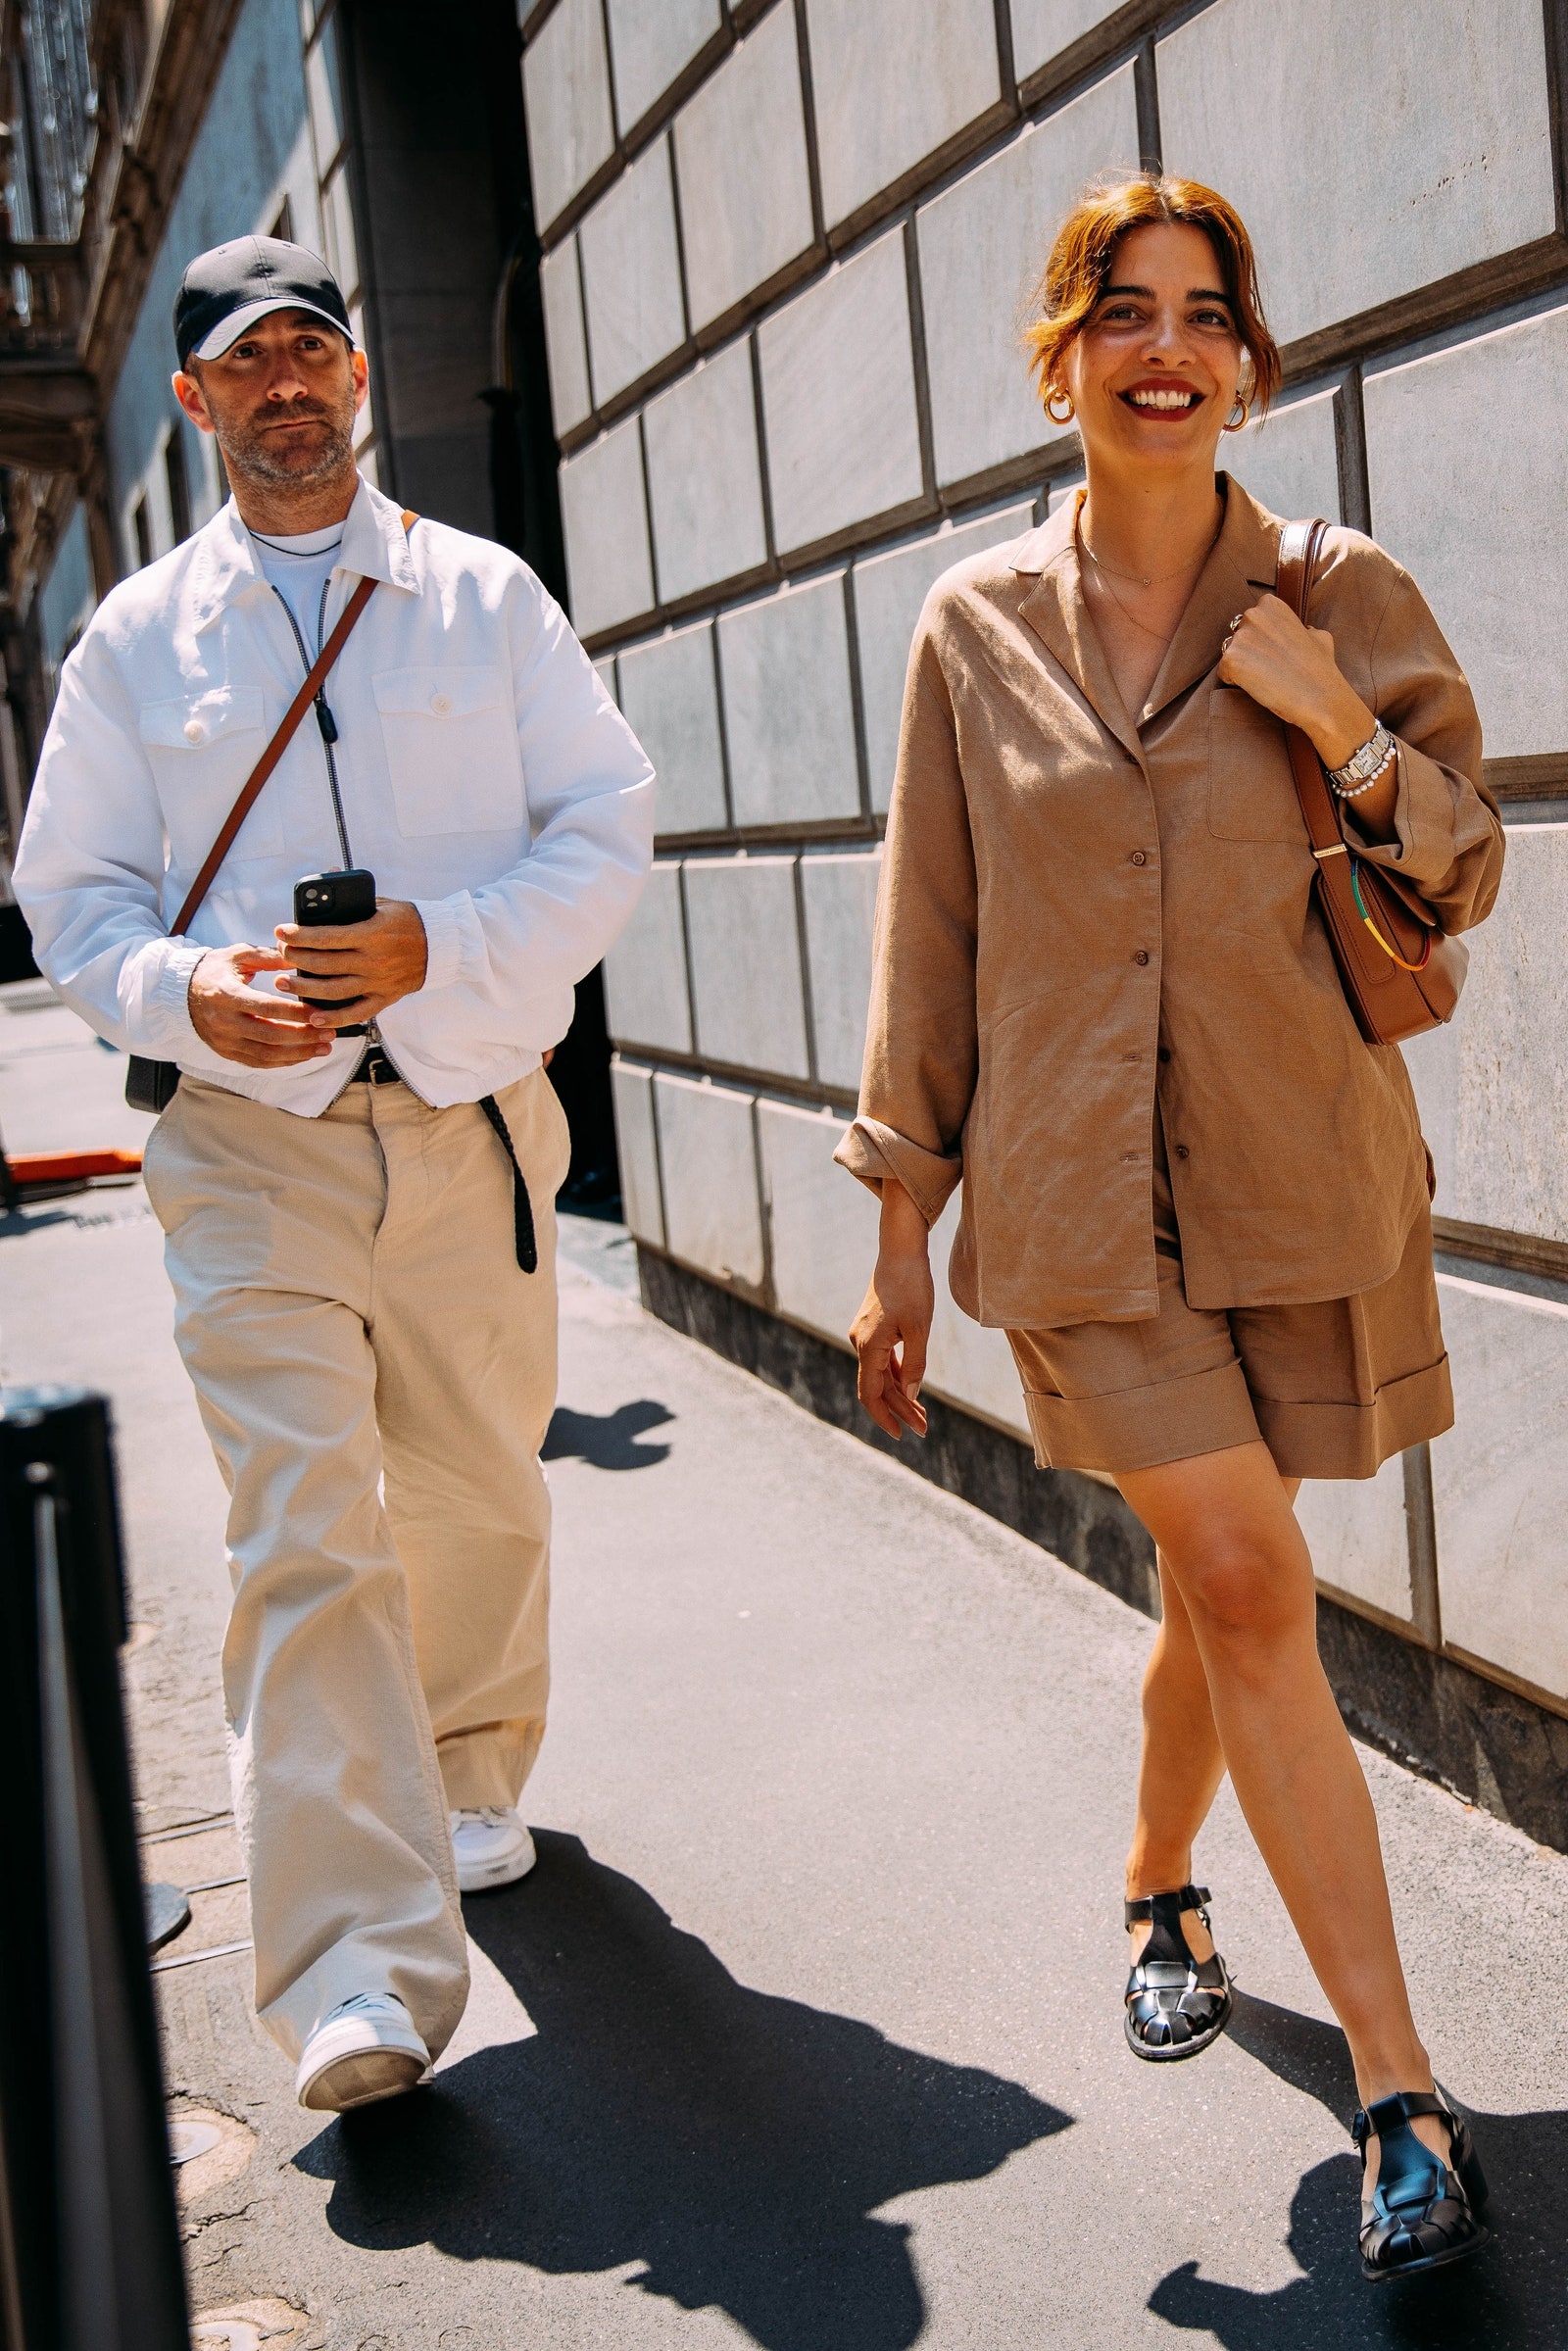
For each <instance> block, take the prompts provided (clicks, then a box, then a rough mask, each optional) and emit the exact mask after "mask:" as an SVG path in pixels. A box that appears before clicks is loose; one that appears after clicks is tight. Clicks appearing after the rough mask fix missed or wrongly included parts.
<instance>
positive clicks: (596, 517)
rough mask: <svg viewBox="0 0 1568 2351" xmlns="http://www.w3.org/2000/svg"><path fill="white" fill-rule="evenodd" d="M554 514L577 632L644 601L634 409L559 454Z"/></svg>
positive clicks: (650, 582) (647, 575)
mask: <svg viewBox="0 0 1568 2351" xmlns="http://www.w3.org/2000/svg"><path fill="white" fill-rule="evenodd" d="M561 520H562V527H563V529H564V534H565V541H566V578H567V581H568V583H569V590H570V603H571V624H572V626H573V628H574V629H575V630H576V631H577V634H578V636H579V637H592V636H596V635H598V633H599V632H600V631H601V630H602V629H607V628H615V627H618V626H619V624H620V623H621V622H622V621H625V620H635V619H636V617H637V615H638V613H639V612H648V611H650V610H651V609H652V606H653V602H654V572H653V564H652V563H651V561H650V559H649V553H648V509H647V506H646V504H645V503H644V499H643V453H642V443H641V441H640V439H639V437H638V431H637V418H636V417H635V416H628V417H627V418H626V420H625V422H624V423H623V424H617V425H616V426H615V428H614V430H613V432H607V433H602V434H601V435H600V437H599V439H598V440H597V441H590V442H589V444H588V447H587V448H586V449H581V450H579V451H578V453H577V455H576V456H575V457H570V458H567V459H566V460H565V462H564V465H562V468H561Z"/></svg>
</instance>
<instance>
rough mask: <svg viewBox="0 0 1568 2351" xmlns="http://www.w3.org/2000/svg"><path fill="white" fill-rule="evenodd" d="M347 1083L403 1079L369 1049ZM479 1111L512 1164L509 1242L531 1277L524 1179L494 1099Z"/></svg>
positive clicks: (534, 1262)
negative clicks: (493, 1131) (492, 1129)
mask: <svg viewBox="0 0 1568 2351" xmlns="http://www.w3.org/2000/svg"><path fill="white" fill-rule="evenodd" d="M349 1083H350V1085H354V1084H356V1083H358V1084H360V1085H365V1086H401V1085H402V1083H403V1079H402V1077H401V1075H400V1074H399V1072H398V1071H397V1070H396V1069H394V1068H393V1066H392V1063H391V1062H390V1061H389V1060H388V1059H387V1057H386V1053H385V1052H384V1051H383V1049H382V1048H381V1047H380V1046H379V1045H372V1046H371V1047H370V1050H369V1052H368V1053H367V1054H366V1056H365V1058H364V1060H363V1061H362V1062H361V1063H360V1066H359V1068H358V1069H357V1070H356V1071H355V1072H354V1076H353V1077H352V1078H351V1079H350V1080H349ZM479 1108H480V1109H481V1110H482V1111H483V1112H484V1114H485V1116H486V1118H487V1119H488V1120H489V1122H490V1124H491V1126H492V1127H494V1129H495V1131H496V1135H497V1137H498V1138H499V1140H500V1144H501V1148H502V1150H503V1151H505V1152H506V1154H507V1157H508V1158H509V1159H510V1160H511V1161H512V1226H513V1240H514V1244H515V1249H516V1252H517V1263H518V1264H519V1265H520V1266H521V1268H522V1270H523V1272H524V1273H533V1272H535V1271H537V1269H538V1264H539V1244H538V1240H537V1238H536V1236H535V1233H534V1223H533V1202H532V1200H530V1199H529V1198H528V1184H527V1179H526V1177H525V1176H524V1175H523V1172H522V1169H521V1168H520V1167H519V1166H518V1165H517V1154H516V1151H515V1149H514V1147H513V1141H512V1137H511V1135H510V1133H509V1132H508V1130H507V1122H506V1120H505V1119H504V1118H503V1117H502V1115H501V1105H500V1103H499V1102H497V1101H496V1098H495V1096H494V1095H493V1094H487V1095H486V1096H485V1098H484V1100H483V1101H482V1102H480V1104H479Z"/></svg>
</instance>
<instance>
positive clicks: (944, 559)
mask: <svg viewBox="0 0 1568 2351" xmlns="http://www.w3.org/2000/svg"><path fill="white" fill-rule="evenodd" d="M1033 523H1034V509H1033V507H1032V506H1031V505H1012V506H1005V507H1001V508H999V509H998V510H997V511H996V512H995V513H994V514H983V515H981V517H980V518H979V520H978V521H975V522H965V523H962V524H960V525H959V527H958V528H957V529H956V530H954V529H950V528H944V529H942V530H940V531H933V532H930V533H929V534H928V535H927V536H926V537H924V538H921V539H911V540H909V541H908V542H907V544H906V545H905V546H903V547H895V548H893V549H892V550H891V551H890V552H889V553H888V554H886V555H873V556H863V557H861V559H860V560H859V561H858V563H856V565H855V633H856V640H857V643H858V648H859V655H860V699H861V706H862V708H863V710H864V712H865V757H866V765H867V768H868V771H869V774H870V779H871V806H872V808H886V807H887V805H888V802H889V800H890V799H891V798H892V794H893V770H894V768H895V767H896V765H897V764H898V756H899V722H900V717H901V714H902V712H903V709H904V680H905V675H906V672H907V669H908V666H909V646H910V644H911V642H912V641H913V637H914V624H915V622H916V621H917V620H918V619H919V617H920V607H921V606H922V605H923V604H924V602H925V599H926V592H927V590H928V589H929V588H930V587H931V586H932V585H933V584H934V582H935V581H937V580H938V579H940V578H941V576H942V574H943V572H944V571H949V570H951V569H952V567H953V565H954V564H955V563H963V562H964V561H965V559H966V558H967V557H969V556H971V555H979V554H980V553H981V552H982V550H983V549H985V548H987V547H999V546H1001V545H1002V544H1003V543H1004V542H1005V541H1006V540H1008V539H1016V538H1018V537H1019V536H1020V535H1021V534H1022V533H1023V532H1024V531H1026V530H1028V529H1030V528H1031V527H1032V526H1033Z"/></svg>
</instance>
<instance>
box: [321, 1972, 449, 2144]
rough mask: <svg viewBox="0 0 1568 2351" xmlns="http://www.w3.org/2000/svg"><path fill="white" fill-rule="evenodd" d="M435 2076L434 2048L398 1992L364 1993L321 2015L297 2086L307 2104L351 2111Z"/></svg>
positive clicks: (334, 2111) (332, 2111) (338, 2111)
mask: <svg viewBox="0 0 1568 2351" xmlns="http://www.w3.org/2000/svg"><path fill="white" fill-rule="evenodd" d="M429 2079H430V2052H429V2050H428V2049H427V2048H426V2047H425V2045H424V2043H423V2041H422V2040H421V2039H420V2038H419V2035H418V2034H417V2032H416V2031H415V2029H414V2019H413V2018H412V2017H411V2016H410V2014H409V2012H408V2010H407V2008H405V2006H404V2005H403V2002H402V2001H401V2000H400V1999H399V1998H398V1996H397V1994H396V1992H359V1993H356V1995H355V1997H354V1998H353V1999H352V2000H343V2001H340V2002H339V2004H338V2006H337V2007H336V2008H334V2009H333V2010H332V2012H331V2014H330V2015H329V2016H325V2017H323V2018H322V2019H321V2022H320V2023H319V2025H318V2026H317V2028H316V2031H315V2032H314V2033H312V2034H311V2037H310V2039H309V2040H308V2041H307V2042H306V2044H305V2050H304V2054H303V2055H302V2056H301V2058H300V2067H299V2072H298V2073H297V2074H296V2075H295V2077H294V2090H295V2094H296V2096H297V2097H298V2099H299V2102H300V2104H301V2105H302V2106H309V2107H311V2108H313V2109H315V2110H316V2111H318V2112H325V2113H327V2114H346V2113H347V2112H348V2110H349V2108H350V2107H351V2106H368V2105H369V2104H370V2103H371V2101H372V2100H373V2099H376V2098H396V2097H399V2096H401V2094H402V2093H403V2091H404V2090H406V2089H414V2088H415V2087H416V2086H417V2084H418V2083H419V2082H428V2081H429Z"/></svg>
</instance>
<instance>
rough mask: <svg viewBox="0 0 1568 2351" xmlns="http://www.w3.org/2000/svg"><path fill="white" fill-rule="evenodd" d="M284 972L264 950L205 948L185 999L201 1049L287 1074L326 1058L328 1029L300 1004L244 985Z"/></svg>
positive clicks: (275, 957) (284, 967) (284, 966)
mask: <svg viewBox="0 0 1568 2351" xmlns="http://www.w3.org/2000/svg"><path fill="white" fill-rule="evenodd" d="M287 969H288V965H287V963H286V961H285V960H284V958H283V956H282V955H271V954H270V953H269V951H268V950H267V949H266V948H265V947H210V948H209V949H208V951H207V953H206V955H203V957H202V959H201V961H200V962H199V963H198V964H197V966H196V968H195V970H194V971H193V972H192V973H191V975H190V992H189V995H188V997H187V999H186V1003H187V1006H188V1009H189V1012H190V1019H191V1026H192V1028H193V1029H194V1030H195V1031H196V1034H197V1036H198V1037H199V1038H200V1039H201V1041H202V1043H203V1044H204V1045H210V1046H211V1047H212V1049H213V1051H214V1053H221V1055H222V1057H223V1059H224V1060H225V1061H242V1062H243V1063H244V1064H245V1066H246V1068H247V1069H286V1068H288V1066H289V1065H290V1063H291V1062H295V1061H316V1060H319V1058H320V1057H321V1055H322V1054H323V1053H330V1052H331V1050H332V1036H331V1030H330V1026H329V1025H327V1024H324V1023H323V1024H321V1025H318V1024H317V1023H316V1022H315V1021H314V1020H313V1019H312V1016H311V1014H310V1013H309V1012H308V1011H307V1010H306V1008H305V1006H304V1005H303V1004H291V1003H290V1001H289V1000H288V998H287V997H284V996H270V995H264V994H263V993H262V991H261V990H260V989H259V988H248V987H247V986H246V984H245V983H246V981H247V980H249V979H252V978H253V977H254V976H255V974H256V973H257V972H258V971H286V970H287Z"/></svg>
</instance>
